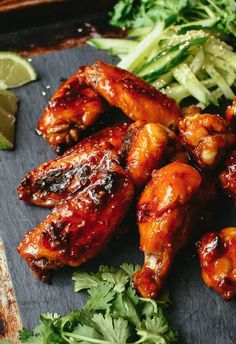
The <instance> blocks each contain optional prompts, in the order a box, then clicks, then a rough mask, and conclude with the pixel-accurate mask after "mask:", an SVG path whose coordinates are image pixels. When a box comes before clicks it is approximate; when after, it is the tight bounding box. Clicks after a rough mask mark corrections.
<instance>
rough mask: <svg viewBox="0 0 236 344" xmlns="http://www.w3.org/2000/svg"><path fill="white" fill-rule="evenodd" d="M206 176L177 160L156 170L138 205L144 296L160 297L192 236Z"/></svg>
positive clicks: (138, 277) (139, 285)
mask: <svg viewBox="0 0 236 344" xmlns="http://www.w3.org/2000/svg"><path fill="white" fill-rule="evenodd" d="M201 184H202V177H201V175H200V174H199V172H198V171H197V170H196V169H194V168H193V167H191V166H190V165H187V164H184V163H181V162H173V163H171V164H169V165H166V166H164V167H162V168H161V169H159V170H155V171H154V172H153V173H152V179H151V181H150V182H149V183H148V184H147V186H146V188H145V189H144V191H143V192H142V194H141V196H140V199H139V201H138V206H137V223H138V228H139V234H140V248H141V250H142V251H143V252H144V255H145V260H144V265H143V267H142V268H141V270H140V271H138V272H137V273H136V274H135V276H134V280H133V281H134V285H135V287H136V289H137V291H138V293H139V294H140V295H141V296H143V297H149V298H156V297H157V295H158V293H159V291H160V289H161V287H162V285H163V283H164V281H165V279H166V277H167V275H168V272H169V269H170V266H171V263H172V261H173V258H174V255H175V253H176V252H177V251H178V250H179V249H180V248H181V247H183V246H184V245H185V244H186V243H187V242H188V240H189V238H191V235H192V233H193V232H194V230H195V226H196V223H197V221H198V219H199V216H200V212H201V210H200V209H201V206H200V205H199V197H198V195H199V193H200V188H201Z"/></svg>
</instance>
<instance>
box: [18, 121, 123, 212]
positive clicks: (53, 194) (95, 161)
mask: <svg viewBox="0 0 236 344" xmlns="http://www.w3.org/2000/svg"><path fill="white" fill-rule="evenodd" d="M127 128H128V124H126V123H118V124H116V125H114V126H112V127H108V128H106V129H104V130H101V131H100V132H97V133H95V134H94V135H92V136H90V137H89V138H87V139H84V140H83V141H81V142H80V143H78V144H77V145H76V146H74V147H73V148H71V149H70V150H69V151H67V152H66V153H64V155H62V156H61V157H58V158H56V159H53V160H51V161H47V162H45V163H43V164H41V165H40V166H38V167H37V168H35V169H34V170H33V171H31V172H29V173H28V174H27V175H26V176H24V177H23V178H22V181H21V184H20V186H19V187H18V195H19V198H20V199H21V200H22V201H25V202H29V203H32V204H36V205H40V206H45V207H54V206H55V205H57V204H58V203H59V202H60V201H61V200H63V199H66V198H68V197H70V196H72V195H73V194H74V193H75V192H77V191H78V190H82V189H83V188H85V187H87V185H88V183H91V181H92V180H93V179H94V178H95V175H96V174H97V173H98V172H99V171H102V170H103V169H105V168H107V165H108V164H110V163H111V162H112V161H118V160H119V158H118V155H117V153H116V152H115V151H114V148H115V149H117V150H118V149H119V148H120V147H121V144H122V140H123V136H124V134H125V133H126V131H127Z"/></svg>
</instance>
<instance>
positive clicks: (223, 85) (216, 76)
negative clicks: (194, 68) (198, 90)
mask: <svg viewBox="0 0 236 344" xmlns="http://www.w3.org/2000/svg"><path fill="white" fill-rule="evenodd" d="M205 69H206V71H207V73H208V74H209V76H211V77H212V79H213V80H214V81H215V82H216V84H217V85H218V86H219V89H220V90H221V91H222V93H223V94H224V96H225V98H227V99H234V93H233V91H232V90H231V88H230V87H229V85H228V84H227V82H226V81H225V80H224V78H223V77H222V76H221V75H220V73H219V72H217V70H216V69H215V68H214V67H213V66H212V65H210V64H207V65H205Z"/></svg>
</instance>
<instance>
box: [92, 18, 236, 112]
mask: <svg viewBox="0 0 236 344" xmlns="http://www.w3.org/2000/svg"><path fill="white" fill-rule="evenodd" d="M217 21H218V18H216V17H213V18H209V19H207V20H199V21H195V22H191V23H189V24H186V25H175V26H173V25H170V26H169V27H166V25H165V24H164V22H159V23H158V24H157V25H155V26H154V28H152V27H143V28H141V27H140V28H134V29H131V30H130V31H129V33H128V39H108V38H105V39H103V38H97V39H96V38H95V39H92V40H90V44H91V45H93V46H95V47H97V48H99V49H105V50H108V51H109V53H110V54H112V55H116V56H118V57H120V59H121V61H120V63H119V64H118V66H119V67H121V68H123V69H126V70H128V71H130V72H132V73H134V74H136V75H137V76H139V77H141V78H143V79H144V80H146V81H147V82H149V83H151V84H152V85H153V86H154V87H156V88H157V89H159V90H161V91H162V92H164V93H166V94H167V95H168V96H170V97H172V98H174V99H175V100H176V101H177V102H178V103H180V102H181V101H182V100H184V99H185V98H187V97H190V96H192V97H193V98H195V99H196V100H197V101H198V102H199V104H200V105H201V107H206V106H207V105H209V104H210V103H213V104H217V103H218V100H219V98H221V97H222V96H225V97H226V98H227V99H233V97H234V96H235V95H234V92H233V91H234V89H233V87H236V53H235V52H234V51H233V48H232V47H231V46H230V45H228V44H226V43H225V42H223V41H220V40H219V39H217V38H215V37H214V36H212V35H211V31H210V30H205V28H211V27H212V26H215V25H216V23H217Z"/></svg>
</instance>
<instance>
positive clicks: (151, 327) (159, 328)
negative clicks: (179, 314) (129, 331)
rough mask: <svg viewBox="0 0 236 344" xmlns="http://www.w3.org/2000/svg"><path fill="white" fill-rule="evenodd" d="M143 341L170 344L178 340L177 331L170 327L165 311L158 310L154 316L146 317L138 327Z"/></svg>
mask: <svg viewBox="0 0 236 344" xmlns="http://www.w3.org/2000/svg"><path fill="white" fill-rule="evenodd" d="M137 334H138V335H139V336H140V338H141V340H140V341H141V342H146V341H147V342H148V343H153V344H168V343H172V342H174V341H176V340H177V335H176V333H175V332H174V331H173V330H172V329H171V328H170V327H169V325H168V323H167V321H166V318H165V317H164V315H163V312H162V310H161V309H160V308H158V312H157V313H156V314H154V316H153V317H149V316H148V317H146V318H145V319H144V320H143V321H142V323H141V326H140V327H139V328H138V329H137Z"/></svg>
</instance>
